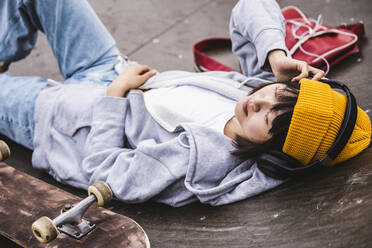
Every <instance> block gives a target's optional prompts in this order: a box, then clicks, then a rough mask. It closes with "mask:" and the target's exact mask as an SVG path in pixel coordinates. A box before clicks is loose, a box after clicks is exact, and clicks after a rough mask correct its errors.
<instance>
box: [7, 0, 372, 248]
mask: <svg viewBox="0 0 372 248" xmlns="http://www.w3.org/2000/svg"><path fill="white" fill-rule="evenodd" d="M90 2H91V4H92V5H93V7H94V9H95V10H96V11H97V12H98V15H99V16H100V17H101V19H102V21H103V23H104V24H105V25H106V26H107V27H108V29H109V30H110V31H111V32H112V33H113V35H114V37H115V39H116V40H117V43H118V47H119V48H120V49H121V51H122V52H123V53H124V54H129V55H130V57H131V58H132V59H134V60H137V61H139V62H141V63H144V64H148V65H150V66H153V67H154V68H156V69H158V70H160V71H164V70H170V69H183V70H189V71H192V70H193V58H192V50H191V47H192V45H193V43H194V42H196V41H198V40H200V39H202V38H206V37H213V36H223V37H224V36H227V35H228V20H229V15H230V11H231V8H232V7H233V6H234V4H235V3H236V1H235V0H187V1H184V0H142V1H133V0H121V1H114V0H110V1H99V0H91V1H90ZM279 4H280V5H281V6H282V7H284V6H287V5H296V6H298V7H300V8H301V9H302V10H303V11H304V12H305V13H306V14H308V15H309V16H311V17H313V18H317V16H318V15H319V14H323V19H324V23H326V24H328V25H330V26H337V25H339V24H341V23H344V22H345V23H353V22H358V21H359V20H363V21H364V24H365V27H366V36H367V38H366V39H364V40H362V41H361V44H360V48H361V53H360V54H357V55H354V56H352V57H350V58H348V59H346V60H345V61H343V62H342V63H340V64H339V65H337V66H335V67H334V68H332V69H331V73H330V74H329V75H328V77H329V78H335V79H339V80H341V81H344V82H345V83H347V84H348V85H349V87H350V89H351V90H352V92H353V93H354V94H355V96H356V98H357V100H358V103H359V105H360V106H361V107H362V108H363V109H366V110H368V109H372V70H371V68H372V46H371V44H370V42H369V39H370V37H371V35H372V32H371V31H372V15H371V13H372V5H371V4H370V1H369V0H357V1H352V0H322V1H320V0H319V1H308V0H296V1H295V0H279ZM232 60H234V59H232ZM232 63H235V62H232ZM11 72H12V73H13V74H15V75H41V76H43V77H45V78H53V79H55V80H59V79H61V78H60V76H59V72H58V68H57V66H56V63H55V62H54V59H53V57H52V54H51V52H50V49H49V48H48V44H47V42H46V40H45V38H44V37H42V36H41V37H40V39H39V41H38V43H37V46H36V49H35V50H34V51H33V52H32V53H31V55H30V56H29V57H28V58H27V59H25V60H23V61H20V62H18V63H16V64H14V65H12V67H11ZM368 114H369V116H370V117H372V116H371V112H369V113H368ZM11 149H12V151H13V157H12V158H11V159H9V160H8V161H7V163H8V164H14V165H15V167H16V168H18V169H20V170H22V171H25V172H27V173H29V174H31V175H33V176H35V177H38V178H41V179H42V180H45V181H47V182H49V183H51V184H54V185H56V186H58V187H61V188H63V189H65V190H67V191H69V192H72V193H74V194H77V195H79V196H84V195H85V192H83V191H80V190H76V189H73V188H71V187H68V186H65V185H61V184H59V183H57V182H55V181H54V180H53V179H52V178H51V177H50V176H48V175H46V174H45V173H44V172H41V171H37V170H35V169H32V168H31V162H30V161H31V152H30V151H28V150H26V149H24V148H22V147H20V146H18V145H16V144H14V143H11ZM111 208H112V210H113V211H115V212H118V213H121V214H123V215H127V216H129V217H131V218H133V219H135V220H136V221H137V222H138V223H139V224H140V225H142V226H143V227H144V229H145V230H146V232H147V233H148V234H149V238H150V241H151V244H152V247H159V248H167V247H169V248H174V247H177V248H183V247H185V248H186V247H193V248H196V247H200V248H209V247H229V248H234V247H236V248H238V247H239V248H240V247H280V248H298V247H301V248H303V247H309V248H313V247H316V248H321V247H322V248H323V247H358V248H359V247H366V248H367V247H372V151H371V148H369V149H368V150H366V151H365V152H364V153H363V154H361V155H360V156H358V157H356V158H354V159H352V160H350V161H347V162H345V163H343V164H341V165H339V166H337V167H335V168H332V170H327V171H324V172H323V173H321V174H318V175H314V176H313V177H311V178H304V179H298V180H294V181H291V182H288V183H286V184H284V185H282V186H280V187H278V188H276V189H273V190H271V191H269V192H266V193H264V194H262V195H259V196H257V197H253V198H251V199H248V200H245V201H242V202H238V203H235V204H231V205H227V206H222V207H209V206H205V205H201V204H193V205H190V206H186V207H182V208H171V207H167V206H164V205H160V204H155V203H146V204H140V205H127V204H122V203H119V202H115V203H114V204H113V205H112V206H111Z"/></svg>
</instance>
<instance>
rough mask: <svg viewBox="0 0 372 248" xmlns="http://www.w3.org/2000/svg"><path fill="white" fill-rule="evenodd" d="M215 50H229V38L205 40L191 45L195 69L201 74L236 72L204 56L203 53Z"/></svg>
mask: <svg viewBox="0 0 372 248" xmlns="http://www.w3.org/2000/svg"><path fill="white" fill-rule="evenodd" d="M216 48H231V40H230V38H221V37H216V38H207V39H203V40H200V41H198V42H196V43H195V44H194V45H193V52H194V61H195V69H196V70H197V71H201V72H205V71H228V72H229V71H236V70H234V69H232V68H230V67H228V66H227V65H224V64H222V63H220V62H219V61H217V60H214V59H212V58H211V57H209V56H208V55H207V54H205V51H207V50H210V49H216Z"/></svg>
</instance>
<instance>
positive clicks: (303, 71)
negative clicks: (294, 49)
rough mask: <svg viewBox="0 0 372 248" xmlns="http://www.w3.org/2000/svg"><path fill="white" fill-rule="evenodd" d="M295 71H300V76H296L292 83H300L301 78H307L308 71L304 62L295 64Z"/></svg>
mask: <svg viewBox="0 0 372 248" xmlns="http://www.w3.org/2000/svg"><path fill="white" fill-rule="evenodd" d="M297 70H298V71H300V72H301V74H300V75H298V76H297V77H294V78H293V79H292V82H295V81H300V79H301V78H306V77H308V76H309V69H308V65H307V63H305V62H299V63H298V64H297Z"/></svg>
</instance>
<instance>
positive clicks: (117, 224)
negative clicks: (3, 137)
mask: <svg viewBox="0 0 372 248" xmlns="http://www.w3.org/2000/svg"><path fill="white" fill-rule="evenodd" d="M80 200H81V198H79V197H77V196H75V195H72V194H70V193H68V192H65V191H63V190H61V189H59V188H57V187H55V186H53V185H50V184H48V183H45V182H43V181H41V180H39V179H36V178H34V177H32V176H29V175H27V174H25V173H23V172H20V171H18V170H16V169H14V168H13V167H11V166H9V165H7V164H6V163H3V162H0V234H1V235H3V236H4V237H6V238H8V239H10V240H12V241H13V242H15V243H17V244H18V245H20V246H21V247H56V248H57V247H58V248H60V247H105V248H107V247H130V248H132V247H141V248H148V247H150V243H149V240H148V237H147V235H146V233H145V232H144V230H143V229H142V228H141V226H140V225H138V224H137V223H136V222H135V221H133V220H132V219H130V218H128V217H125V216H123V215H119V214H116V213H114V212H112V211H109V210H107V209H104V208H100V207H97V204H93V205H92V206H91V207H90V208H89V209H88V210H87V212H86V213H85V215H84V218H85V219H88V220H89V221H90V222H93V223H94V224H96V228H95V229H93V230H92V231H91V232H90V233H88V234H87V235H86V236H84V237H82V238H81V239H80V240H76V239H74V238H72V237H70V236H68V235H66V234H64V233H60V234H59V235H58V236H57V238H56V240H54V241H52V242H51V243H48V244H41V243H39V242H38V241H37V239H36V238H35V237H34V236H33V233H32V231H31V225H32V223H33V222H34V221H35V220H36V219H38V218H39V217H41V216H48V217H49V218H51V219H53V218H55V217H56V216H58V215H59V214H60V211H61V209H62V208H63V206H64V205H65V204H67V203H70V204H73V203H77V202H79V201H80Z"/></svg>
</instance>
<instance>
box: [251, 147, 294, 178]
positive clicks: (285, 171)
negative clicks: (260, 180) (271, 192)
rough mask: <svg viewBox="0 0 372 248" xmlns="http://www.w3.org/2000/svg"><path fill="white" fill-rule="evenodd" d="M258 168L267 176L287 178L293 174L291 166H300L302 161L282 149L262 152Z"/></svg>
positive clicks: (258, 159)
mask: <svg viewBox="0 0 372 248" xmlns="http://www.w3.org/2000/svg"><path fill="white" fill-rule="evenodd" d="M257 164H258V168H259V169H260V170H261V171H262V172H263V173H264V174H265V175H267V176H269V177H272V178H275V179H281V180H283V179H287V178H289V177H291V176H293V171H292V170H291V168H296V167H299V165H300V163H299V162H298V161H297V160H296V159H294V158H292V157H291V156H289V155H287V154H285V153H283V152H280V151H275V150H272V151H269V152H267V153H262V154H261V155H260V156H259V157H258V158H257Z"/></svg>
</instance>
